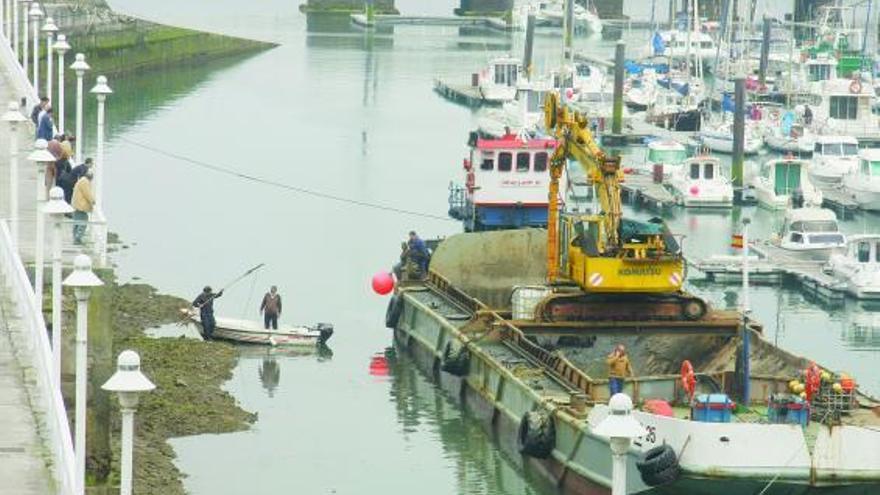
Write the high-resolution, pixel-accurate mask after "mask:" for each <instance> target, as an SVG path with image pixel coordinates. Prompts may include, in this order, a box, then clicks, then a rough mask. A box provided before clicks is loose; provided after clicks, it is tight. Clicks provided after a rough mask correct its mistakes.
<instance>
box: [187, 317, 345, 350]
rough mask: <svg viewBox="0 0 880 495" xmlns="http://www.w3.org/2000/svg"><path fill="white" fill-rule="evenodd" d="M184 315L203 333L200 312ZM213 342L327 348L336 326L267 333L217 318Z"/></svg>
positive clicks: (282, 328) (253, 324)
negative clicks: (325, 345)
mask: <svg viewBox="0 0 880 495" xmlns="http://www.w3.org/2000/svg"><path fill="white" fill-rule="evenodd" d="M180 312H181V314H182V315H183V316H184V317H185V318H186V319H187V320H189V321H191V322H193V323H195V324H197V325H198V327H199V332H200V333H201V332H203V329H202V319H201V317H200V316H199V312H198V310H195V309H193V308H182V309H181V310H180ZM214 320H215V322H216V327H215V328H214V338H216V339H222V340H229V341H232V342H239V343H242V344H261V345H271V346H315V345H319V344H325V343H326V342H327V341H328V340H329V339H330V337H331V336H332V335H333V325H331V324H329V323H317V324H315V325H314V326H310V327H309V326H296V327H290V326H279V327H278V329H277V330H272V329H269V330H267V329H265V328H263V325H262V324H261V323H260V322H256V321H251V320H240V319H237V318H224V317H219V316H218V317H215V318H214Z"/></svg>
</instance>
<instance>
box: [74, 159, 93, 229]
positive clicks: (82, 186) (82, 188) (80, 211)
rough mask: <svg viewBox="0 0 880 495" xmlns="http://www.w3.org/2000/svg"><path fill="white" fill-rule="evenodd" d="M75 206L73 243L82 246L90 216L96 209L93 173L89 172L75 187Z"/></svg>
mask: <svg viewBox="0 0 880 495" xmlns="http://www.w3.org/2000/svg"><path fill="white" fill-rule="evenodd" d="M71 206H73V210H74V211H73V220H74V224H73V243H74V244H82V243H83V236H84V235H85V233H86V226H87V225H88V223H89V215H90V214H91V212H92V210H93V209H94V208H95V193H94V192H92V171H91V170H87V171H86V173H85V174H84V175H83V176H82V177H80V178H79V179H78V180H77V181H76V184H75V185H74V186H73V194H72V197H71Z"/></svg>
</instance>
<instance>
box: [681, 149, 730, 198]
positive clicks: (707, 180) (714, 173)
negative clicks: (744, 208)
mask: <svg viewBox="0 0 880 495" xmlns="http://www.w3.org/2000/svg"><path fill="white" fill-rule="evenodd" d="M666 184H667V186H668V187H669V188H670V189H671V190H672V193H673V194H674V195H675V197H676V199H677V200H678V202H679V203H680V204H681V205H683V206H685V207H688V208H692V207H704V208H706V207H716V208H718V207H720V208H730V207H731V206H733V186H732V185H731V183H730V180H729V179H728V178H727V177H725V176H724V174H722V169H721V161H720V160H718V158H715V157H712V156H709V155H699V156H695V157H693V158H688V159H687V160H685V161H684V163H683V164H682V165H681V166H680V167H678V168H676V169H675V170H674V171H673V172H672V173H671V174H670V175H669V179H668V180H667V181H666Z"/></svg>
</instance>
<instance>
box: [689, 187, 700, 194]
mask: <svg viewBox="0 0 880 495" xmlns="http://www.w3.org/2000/svg"><path fill="white" fill-rule="evenodd" d="M690 192H691V196H696V195H698V194H700V186H696V185H694V186H691V190H690Z"/></svg>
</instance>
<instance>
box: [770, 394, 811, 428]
mask: <svg viewBox="0 0 880 495" xmlns="http://www.w3.org/2000/svg"><path fill="white" fill-rule="evenodd" d="M767 419H769V420H770V422H771V423H775V424H794V425H801V426H803V427H806V426H807V424H808V423H809V422H810V404H809V403H807V402H805V401H804V400H803V399H801V398H800V397H795V396H791V397H789V398H787V399H785V400H779V399H777V400H771V401H770V403H769V404H768V405H767Z"/></svg>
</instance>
